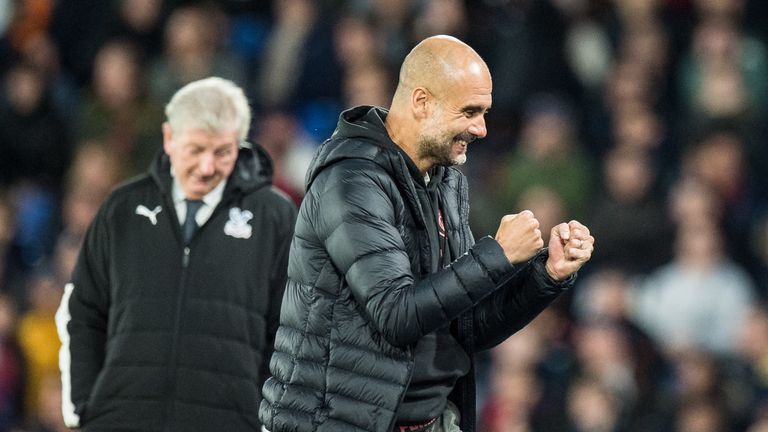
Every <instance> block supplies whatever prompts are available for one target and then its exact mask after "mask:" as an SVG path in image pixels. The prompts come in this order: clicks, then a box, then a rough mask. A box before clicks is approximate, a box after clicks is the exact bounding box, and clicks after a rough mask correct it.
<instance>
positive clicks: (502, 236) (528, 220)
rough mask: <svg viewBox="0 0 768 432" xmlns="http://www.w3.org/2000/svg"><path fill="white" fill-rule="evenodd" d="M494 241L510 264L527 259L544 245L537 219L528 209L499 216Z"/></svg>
mask: <svg viewBox="0 0 768 432" xmlns="http://www.w3.org/2000/svg"><path fill="white" fill-rule="evenodd" d="M496 241H497V242H499V244H500V245H501V248H502V249H504V255H506V256H507V259H508V260H509V262H510V263H512V264H517V263H521V262H524V261H528V260H529V259H531V258H532V257H533V256H534V255H536V253H537V252H538V251H539V250H541V248H542V247H543V246H544V240H542V239H541V231H540V230H539V221H538V220H536V218H535V217H534V216H533V213H532V212H531V211H530V210H523V211H521V212H520V213H518V214H511V215H506V216H504V217H503V218H501V223H500V224H499V230H498V231H496Z"/></svg>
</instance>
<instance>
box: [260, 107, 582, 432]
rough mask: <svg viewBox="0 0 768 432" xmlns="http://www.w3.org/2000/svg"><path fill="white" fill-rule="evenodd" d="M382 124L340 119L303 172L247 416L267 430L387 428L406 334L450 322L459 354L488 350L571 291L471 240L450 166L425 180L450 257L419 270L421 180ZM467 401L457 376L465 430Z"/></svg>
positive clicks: (539, 268) (367, 116) (354, 113)
mask: <svg viewBox="0 0 768 432" xmlns="http://www.w3.org/2000/svg"><path fill="white" fill-rule="evenodd" d="M386 114H387V113H386V111H384V110H382V109H379V108H371V107H358V108H355V109H352V110H349V111H346V112H345V113H343V114H342V116H341V118H340V120H339V125H338V128H337V130H336V132H335V133H334V135H333V136H332V137H331V139H330V140H328V141H326V142H325V143H324V144H323V145H322V146H321V148H320V149H319V151H318V153H317V154H316V156H315V158H314V160H313V163H312V165H311V167H310V171H309V172H308V173H307V189H308V193H307V195H306V197H305V199H304V202H303V204H302V206H301V209H300V210H299V219H298V221H297V225H296V231H295V234H294V240H293V243H292V244H291V251H290V258H289V264H288V284H287V286H286V292H285V296H284V298H283V305H282V311H281V316H280V327H279V329H278V333H277V336H276V342H275V353H274V355H273V357H272V360H271V362H270V370H271V373H272V375H273V376H272V377H271V378H269V379H268V380H267V382H266V383H265V385H264V391H263V394H264V400H262V402H261V409H260V418H261V420H262V422H263V423H264V425H265V426H266V427H267V429H269V430H270V431H271V432H285V431H301V432H309V431H322V432H325V431H328V432H331V431H332V432H344V431H350V432H351V431H354V432H362V431H377V432H389V431H390V430H391V429H392V427H393V425H394V421H395V419H396V413H397V409H398V406H399V404H400V402H401V399H402V397H403V395H404V392H405V390H406V388H407V386H408V383H409V380H410V377H411V371H412V369H413V363H414V361H413V354H412V348H413V346H414V345H415V344H416V342H417V341H418V340H419V338H421V337H422V336H424V335H426V334H429V333H431V332H433V331H435V330H436V329H438V328H439V327H442V326H443V325H444V324H445V323H447V322H449V321H452V320H457V322H456V323H455V324H456V325H454V326H452V328H454V329H455V331H454V336H455V337H456V339H457V340H458V341H459V343H460V344H461V345H462V347H463V348H464V349H465V350H466V351H467V352H468V353H470V354H471V353H474V352H476V351H478V350H483V349H487V348H490V347H492V346H494V345H495V344H497V343H499V342H501V341H502V340H504V339H505V338H506V337H508V336H509V335H510V334H512V333H514V332H515V331H517V330H518V329H520V328H521V327H523V326H524V325H525V324H526V323H528V322H529V321H530V320H531V319H532V318H533V317H534V316H536V315H537V314H538V313H539V312H540V311H541V310H543V309H544V308H545V307H546V306H547V305H548V304H549V303H550V302H551V301H552V300H553V299H554V298H555V297H556V296H557V295H558V294H559V293H560V292H561V291H562V290H563V289H565V288H566V287H568V286H570V284H571V283H572V280H569V281H567V282H565V283H563V284H555V283H554V282H553V281H551V280H550V279H549V277H548V276H547V275H546V272H545V271H544V269H543V260H544V258H545V254H544V253H542V254H540V255H539V256H537V257H536V258H535V259H534V260H532V262H529V263H525V264H523V265H517V266H514V267H513V266H511V265H510V264H509V262H508V261H507V260H506V258H505V256H504V254H503V251H502V249H501V247H500V246H499V244H498V243H497V242H496V241H495V240H493V239H492V238H490V237H487V238H483V239H481V240H480V241H478V242H477V243H476V244H475V243H474V241H473V238H472V234H471V233H470V231H469V228H468V214H469V205H468V202H467V199H468V193H467V184H466V179H465V178H464V176H463V175H462V174H461V173H460V172H459V171H458V170H455V169H452V168H449V169H445V168H437V169H435V170H434V171H433V173H432V181H438V182H439V186H438V189H439V193H440V196H441V200H442V202H443V203H444V220H445V225H446V229H447V231H448V240H449V247H450V248H451V256H454V257H459V258H458V259H457V260H455V261H454V262H453V263H452V264H451V265H450V266H449V267H447V268H445V269H437V268H432V264H431V254H430V252H429V251H430V245H429V236H428V234H427V231H426V228H425V218H426V217H428V216H427V215H425V214H424V213H423V211H422V209H421V207H420V204H419V200H418V198H417V196H416V190H415V183H414V182H415V181H421V179H418V180H417V179H414V176H413V175H412V174H411V173H410V171H409V168H408V165H407V162H406V159H405V158H406V157H407V156H405V154H404V153H403V152H401V151H400V150H399V148H398V147H397V146H396V145H395V144H394V143H392V142H391V141H390V139H389V138H388V136H387V134H386V130H385V128H384V124H383V121H384V119H385V117H386ZM432 216H433V215H432ZM430 217H431V216H430ZM474 397H475V394H474V377H473V372H470V374H469V375H468V376H466V377H464V378H463V379H461V380H459V382H458V383H457V385H456V387H455V390H454V392H453V394H452V395H451V399H452V400H453V401H454V403H456V404H457V406H459V408H460V410H461V412H462V414H463V416H462V417H463V418H462V430H463V431H466V432H471V431H473V430H474Z"/></svg>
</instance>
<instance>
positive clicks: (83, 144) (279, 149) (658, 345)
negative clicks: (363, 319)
mask: <svg viewBox="0 0 768 432" xmlns="http://www.w3.org/2000/svg"><path fill="white" fill-rule="evenodd" d="M434 34H450V35H454V36H456V37H459V38H460V39H462V40H464V41H466V42H467V43H469V44H470V45H471V46H473V47H474V48H475V49H476V50H477V51H478V52H479V53H480V54H481V55H482V56H483V57H484V58H485V60H486V61H487V63H488V65H489V67H490V69H491V72H492V74H493V77H494V92H493V97H494V103H493V108H492V110H491V112H490V113H489V114H488V117H487V121H488V129H489V134H488V137H487V138H486V139H484V140H482V141H476V142H475V143H473V144H472V146H471V150H470V153H469V163H468V164H467V165H465V166H464V167H462V170H463V171H464V172H465V173H466V174H467V176H469V178H470V194H471V197H472V204H473V207H472V216H471V217H472V225H473V229H474V231H475V235H476V237H480V236H482V235H487V234H494V233H495V229H496V227H497V224H498V221H499V219H500V217H501V216H502V215H503V214H505V213H517V212H519V211H520V210H522V209H530V210H532V211H533V212H534V213H535V214H536V216H537V217H538V219H539V221H540V222H541V224H542V231H543V232H545V233H546V234H547V235H548V231H549V229H550V228H551V227H552V226H553V225H554V224H556V223H558V222H560V221H567V220H570V219H578V220H580V221H582V222H584V223H586V224H587V225H588V226H589V227H590V228H591V230H592V233H593V234H594V236H595V238H596V249H595V255H594V257H593V259H592V261H591V262H590V263H588V265H587V266H586V267H585V268H584V269H583V270H582V271H581V272H580V277H579V280H578V282H577V284H576V287H575V288H574V290H573V291H572V292H570V293H568V295H566V296H564V297H563V298H561V299H560V300H559V301H558V302H557V303H556V304H555V305H553V306H552V307H550V308H549V309H548V310H547V311H545V312H544V313H543V314H542V315H541V316H540V317H539V318H537V319H536V320H535V321H534V322H533V323H532V324H531V325H529V326H528V327H527V328H525V329H524V330H523V331H521V332H520V333H518V334H517V335H516V336H514V337H512V338H510V339H509V340H508V341H507V342H505V343H503V344H502V345H500V346H499V347H498V348H496V349H494V350H492V351H491V352H487V353H483V354H482V355H481V356H480V359H479V360H480V361H479V374H480V389H479V390H480V391H479V395H478V405H477V406H478V414H479V419H480V423H481V425H480V430H481V431H485V432H526V431H572V432H618V431H676V432H677V431H679V432H717V431H748V432H765V431H768V309H766V298H768V206H767V205H766V204H768V173H767V172H766V168H765V166H766V162H768V141H766V138H768V121H767V120H768V50H767V48H766V45H767V44H768V2H766V1H764V0H319V1H311V0H273V1H267V0H221V1H215V2H213V1H208V2H192V1H183V0H166V1H163V0H0V37H1V39H0V77H1V80H2V81H1V82H0V431H9V430H10V431H27V432H43V431H47V432H54V431H60V430H62V431H63V430H65V428H64V427H63V424H62V421H61V414H60V407H59V405H60V402H61V398H60V391H61V389H60V383H59V377H58V366H57V360H58V356H57V352H58V348H59V341H58V338H57V336H56V329H55V325H54V322H53V315H54V313H55V310H56V307H57V305H58V303H59V299H60V296H61V293H62V290H63V286H64V284H65V283H66V281H67V280H68V278H69V275H70V272H71V270H72V267H73V265H74V263H75V261H76V259H77V254H78V250H79V247H80V242H81V240H82V237H83V234H84V232H85V230H86V229H87V227H88V224H89V222H90V221H91V219H92V218H93V216H94V214H95V212H96V211H97V210H98V207H99V205H100V203H101V201H102V200H103V199H104V197H105V196H106V194H107V193H108V192H109V191H110V190H111V189H112V188H113V187H114V186H115V185H116V184H118V183H119V182H121V181H123V180H125V179H127V178H129V177H130V176H133V175H135V174H137V173H140V172H143V171H144V170H145V169H146V167H147V166H148V162H149V160H150V158H151V157H152V155H153V154H154V153H155V152H157V151H159V150H160V148H161V143H162V136H161V126H160V125H161V123H162V122H163V120H164V115H163V109H164V104H165V103H166V102H167V101H168V99H169V98H170V96H171V95H172V94H173V93H174V92H175V91H176V90H177V89H178V88H179V87H180V86H182V85H184V84H186V83H188V82H190V81H193V80H196V79H199V78H203V77H206V76H209V75H217V76H221V77H225V78H228V79H231V80H234V81H235V82H237V83H238V84H239V85H241V86H242V87H243V88H245V89H246V91H247V94H248V96H249V99H250V101H251V103H252V106H253V109H254V112H255V116H254V124H253V129H252V138H253V140H254V141H256V142H258V143H260V144H261V145H263V146H264V147H265V148H266V149H267V150H268V152H269V153H270V154H271V156H272V158H273V159H274V162H275V165H276V178H275V183H276V185H277V186H278V187H280V188H281V189H283V190H284V191H285V192H286V193H288V194H289V195H290V196H291V197H292V198H293V199H294V200H295V201H296V202H297V203H299V202H300V201H301V198H302V195H303V192H304V191H303V178H304V173H305V170H306V166H307V164H308V162H309V160H310V158H311V157H312V154H313V151H314V149H315V147H316V146H317V145H318V144H319V143H320V142H322V140H324V139H325V138H326V137H328V136H329V135H330V133H331V132H332V131H333V128H334V126H335V122H336V119H337V117H338V114H339V113H340V111H341V110H343V109H345V108H348V107H351V106H355V105H358V104H375V105H380V106H385V107H387V106H389V102H390V99H391V96H392V93H393V90H394V87H395V85H396V80H397V76H398V68H399V65H400V62H401V61H402V60H403V58H404V56H405V55H406V54H407V53H408V51H409V50H410V49H411V48H412V47H413V46H414V45H415V43H417V42H418V41H420V40H421V39H423V38H424V37H427V36H430V35H434ZM254 409H256V407H254Z"/></svg>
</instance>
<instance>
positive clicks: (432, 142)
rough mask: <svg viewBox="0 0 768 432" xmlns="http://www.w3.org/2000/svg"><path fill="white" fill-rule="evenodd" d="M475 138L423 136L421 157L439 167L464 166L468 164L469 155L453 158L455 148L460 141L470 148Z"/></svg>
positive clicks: (446, 135)
mask: <svg viewBox="0 0 768 432" xmlns="http://www.w3.org/2000/svg"><path fill="white" fill-rule="evenodd" d="M473 139H474V138H473V137H465V136H463V134H462V135H459V136H450V135H448V134H444V135H443V136H422V137H421V138H420V139H419V156H420V157H421V158H422V159H428V160H430V161H432V163H433V164H434V165H437V166H456V165H464V164H465V163H466V162H467V154H466V153H462V154H459V155H457V156H455V157H454V156H453V154H452V153H453V146H454V145H456V144H457V142H458V141H464V142H465V143H466V145H467V146H468V145H469V143H470V142H471V141H473Z"/></svg>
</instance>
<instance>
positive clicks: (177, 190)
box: [172, 177, 227, 226]
mask: <svg viewBox="0 0 768 432" xmlns="http://www.w3.org/2000/svg"><path fill="white" fill-rule="evenodd" d="M226 185H227V180H226V179H225V180H222V181H221V183H219V184H218V185H217V186H216V187H215V188H213V190H212V191H210V192H208V194H207V195H205V196H204V197H203V205H202V206H201V207H200V210H198V211H197V214H196V215H195V222H197V226H203V224H204V223H205V222H206V221H208V219H209V218H210V217H211V215H212V214H213V210H214V209H215V208H216V206H217V205H219V201H221V197H222V195H223V194H224V187H225V186H226ZM172 194H173V204H174V206H175V207H176V216H178V217H179V225H182V224H184V219H185V218H186V217H187V203H186V201H184V200H185V199H186V198H187V197H186V196H184V192H182V191H181V186H180V185H179V182H178V181H177V180H176V177H174V178H173V191H172Z"/></svg>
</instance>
